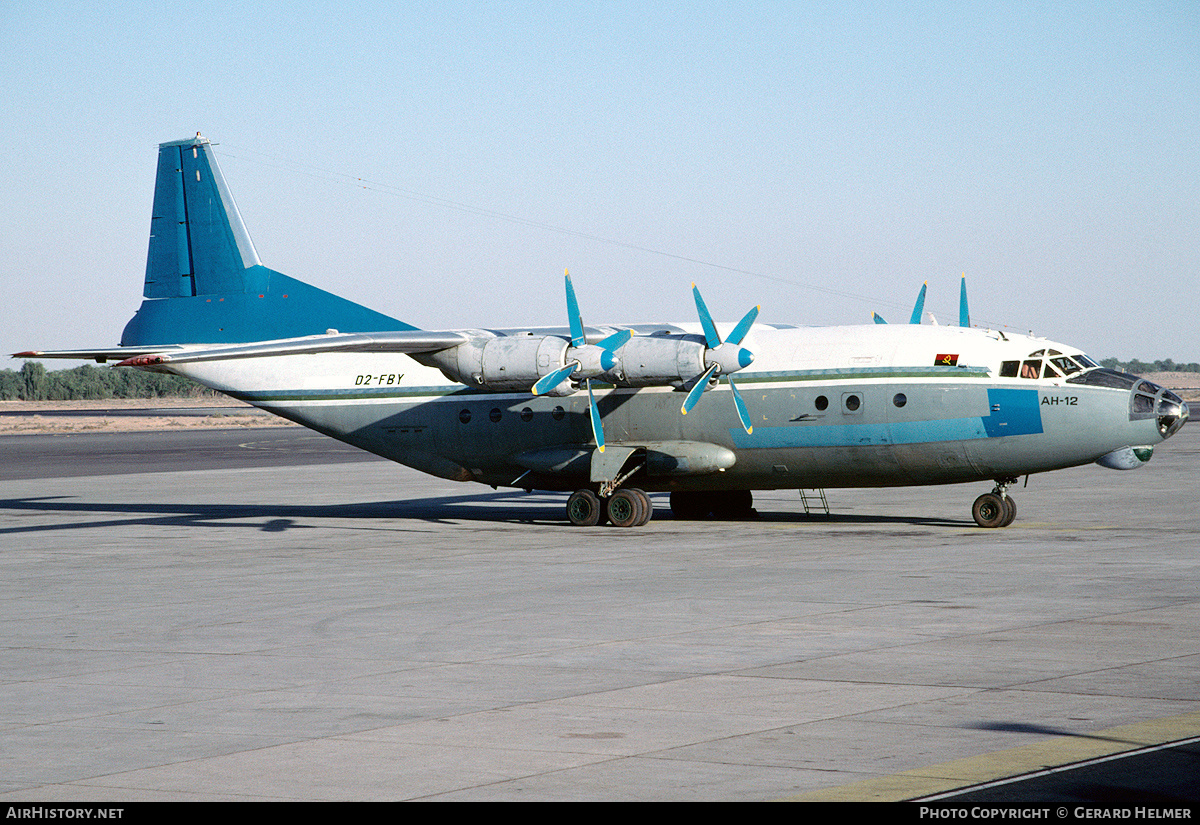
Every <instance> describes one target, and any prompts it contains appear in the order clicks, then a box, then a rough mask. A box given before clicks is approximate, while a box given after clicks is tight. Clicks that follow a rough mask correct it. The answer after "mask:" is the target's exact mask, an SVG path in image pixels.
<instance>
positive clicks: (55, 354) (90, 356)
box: [12, 345, 183, 364]
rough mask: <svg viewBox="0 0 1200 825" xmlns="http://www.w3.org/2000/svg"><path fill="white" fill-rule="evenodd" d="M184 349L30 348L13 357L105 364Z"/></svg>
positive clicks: (173, 347) (170, 347)
mask: <svg viewBox="0 0 1200 825" xmlns="http://www.w3.org/2000/svg"><path fill="white" fill-rule="evenodd" d="M181 349H183V347H179V346H171V345H167V346H161V347H111V348H110V349H60V350H30V351H29V352H14V353H13V356H12V357H13V358H72V359H75V360H78V361H95V362H96V363H97V364H105V363H108V362H109V361H124V360H126V359H129V358H133V357H136V356H141V355H153V354H155V353H159V352H174V351H178V350H181Z"/></svg>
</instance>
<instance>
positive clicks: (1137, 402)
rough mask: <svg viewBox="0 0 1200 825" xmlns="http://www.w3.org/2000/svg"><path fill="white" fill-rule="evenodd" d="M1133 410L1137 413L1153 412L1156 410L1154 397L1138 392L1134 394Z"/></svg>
mask: <svg viewBox="0 0 1200 825" xmlns="http://www.w3.org/2000/svg"><path fill="white" fill-rule="evenodd" d="M1133 411H1134V412H1135V413H1152V412H1154V399H1153V398H1151V397H1150V396H1148V395H1142V394H1140V393H1139V394H1137V395H1134V396H1133Z"/></svg>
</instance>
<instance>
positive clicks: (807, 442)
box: [17, 135, 1188, 527]
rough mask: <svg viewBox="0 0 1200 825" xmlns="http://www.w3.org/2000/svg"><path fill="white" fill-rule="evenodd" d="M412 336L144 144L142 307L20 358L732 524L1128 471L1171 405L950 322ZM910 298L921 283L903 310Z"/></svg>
mask: <svg viewBox="0 0 1200 825" xmlns="http://www.w3.org/2000/svg"><path fill="white" fill-rule="evenodd" d="M693 292H694V299H695V303H696V309H697V312H698V313H699V317H700V323H699V324H698V325H675V324H653V325H630V326H626V325H613V326H602V327H587V326H584V325H583V322H582V320H581V317H580V311H579V307H578V304H577V302H576V300H575V294H574V290H573V289H572V287H571V281H570V278H569V277H568V278H567V281H566V305H567V321H568V325H567V327H566V328H553V327H547V328H538V329H524V330H484V329H457V330H447V331H428V330H420V329H417V328H415V327H412V326H410V325H409V324H406V323H403V322H401V321H398V320H396V319H394V318H390V317H388V316H386V315H382V314H380V313H378V312H374V311H372V310H369V309H367V308H365V307H363V306H360V305H358V304H355V303H352V302H350V301H348V300H345V299H343V298H339V297H337V296H336V295H332V294H330V293H328V292H324V291H322V290H320V289H317V288H315V287H312V286H310V285H308V284H306V283H303V282H301V281H298V280H295V279H293V278H289V277H287V276H286V275H282V274H280V273H278V272H275V271H273V270H271V269H268V268H266V267H265V266H263V265H262V264H261V263H260V262H259V258H258V253H257V252H256V251H255V249H254V245H253V243H252V242H251V240H250V236H249V234H248V233H247V232H246V228H245V226H244V225H243V223H242V219H241V216H240V215H239V213H238V211H237V208H236V206H235V205H234V203H233V199H232V197H231V196H230V194H229V190H228V188H227V186H226V184H225V180H224V178H223V176H222V175H221V171H220V169H219V168H218V166H217V164H216V161H215V159H214V157H213V152H212V148H211V146H210V144H209V141H208V140H206V139H204V138H202V137H200V136H199V135H197V136H196V137H195V138H193V139H188V140H182V141H175V142H172V143H164V144H162V145H161V146H160V147H159V156H158V178H157V183H156V186H155V192H154V209H153V217H152V220H151V229H150V249H149V254H148V260H147V264H146V281H145V293H144V295H145V300H144V301H143V302H142V305H141V308H140V309H139V310H138V312H137V314H136V315H134V317H133V319H132V320H130V321H129V323H128V325H127V326H126V327H125V331H124V334H123V335H122V336H121V345H120V346H119V347H116V348H112V349H99V350H71V351H59V352H25V353H20V354H18V356H17V357H21V358H30V357H41V358H90V359H95V360H97V361H99V362H101V363H103V362H106V361H110V360H118V361H119V362H120V363H119V364H118V366H129V367H137V368H140V369H145V370H151V371H156V372H167V373H175V374H178V375H183V376H187V377H188V378H191V379H194V380H196V381H198V382H199V383H201V384H204V385H206V386H209V387H212V388H213V389H216V390H219V391H221V392H223V393H225V394H227V395H230V396H232V397H234V398H237V399H241V400H243V401H247V402H249V403H251V404H253V405H255V406H257V407H261V408H263V409H264V410H268V411H270V412H272V413H275V414H276V415H280V416H283V417H284V418H288V419H291V420H292V421H295V422H298V423H300V424H303V425H304V426H306V427H311V428H312V429H314V430H316V431H318V432H321V433H324V434H325V435H328V436H331V437H333V438H336V439H339V440H341V441H344V442H346V443H348V444H352V445H354V446H356V447H360V448H362V449H364V450H369V451H370V452H372V453H376V454H378V455H380V456H383V457H385V458H389V459H392V460H393V461H398V462H400V463H401V464H406V465H408V466H410V467H414V468H416V469H418V470H421V471H423V472H426V473H430V474H432V475H435V476H440V477H442V478H448V479H455V480H459V481H478V482H482V483H484V484H489V485H493V486H504V487H516V488H525V489H528V490H559V491H564V492H569V493H570V497H569V499H568V500H567V508H566V509H567V517H568V518H569V519H570V521H571V522H572V523H574V524H579V525H594V524H597V523H604V522H609V523H611V524H614V525H617V526H621V527H629V526H636V525H640V524H644V523H645V522H646V521H647V520H648V519H649V517H650V514H651V509H652V507H651V504H650V499H649V498H648V497H647V495H646V492H645V491H651V492H670V494H671V496H670V503H671V510H672V512H673V514H674V516H675V517H676V518H683V519H698V518H706V517H709V516H717V517H737V516H739V515H748V514H750V513H751V512H753V510H752V498H751V495H752V491H753V490H773V489H784V488H791V489H800V490H804V489H818V488H831V487H892V486H905V485H929V484H958V483H965V482H978V481H991V482H993V483H994V487H993V489H992V490H991V491H990V492H986V493H984V494H983V495H980V496H979V497H978V498H977V499H976V500H975V503H974V507H973V508H972V515H973V517H974V519H975V521H976V522H977V523H978V524H979V525H980V526H981V527H1003V526H1007V525H1008V524H1010V523H1011V522H1012V520H1013V517H1014V516H1015V513H1016V506H1015V505H1014V504H1013V500H1012V498H1011V497H1010V496H1009V495H1008V488H1009V487H1010V485H1012V484H1013V483H1014V482H1015V481H1016V480H1017V479H1018V477H1020V476H1027V475H1029V474H1032V473H1042V472H1046V471H1048V470H1057V469H1061V468H1063V467H1072V466H1076V465H1081V464H1088V463H1091V462H1095V463H1097V464H1100V465H1103V466H1105V467H1110V468H1114V469H1121V470H1128V469H1133V468H1136V467H1140V466H1141V465H1143V464H1145V463H1146V462H1147V461H1148V460H1149V459H1150V456H1151V453H1152V452H1153V448H1154V446H1155V445H1156V444H1158V443H1159V442H1160V441H1163V440H1164V439H1166V438H1169V437H1170V436H1171V435H1172V434H1174V433H1175V432H1177V431H1178V430H1179V428H1180V427H1182V426H1183V424H1184V422H1185V421H1187V418H1188V407H1187V405H1186V404H1185V403H1184V402H1183V401H1182V400H1181V399H1180V398H1179V397H1178V396H1176V395H1175V394H1174V393H1172V392H1170V391H1168V390H1165V389H1163V388H1162V387H1159V386H1157V385H1155V384H1153V383H1151V382H1149V381H1146V380H1143V379H1141V378H1138V377H1137V376H1133V375H1128V374H1125V373H1121V372H1116V371H1113V370H1109V369H1104V368H1101V367H1099V366H1098V365H1097V364H1096V363H1095V362H1094V361H1092V360H1091V359H1090V358H1088V357H1087V356H1086V355H1084V354H1083V353H1082V352H1080V351H1079V350H1078V349H1077V348H1075V347H1071V346H1068V345H1065V344H1058V343H1054V342H1053V341H1047V340H1045V339H1043V338H1034V337H1029V336H1025V335H1014V334H1012V333H1007V332H1001V331H996V330H987V329H976V328H972V327H971V326H970V322H969V318H968V317H967V312H966V301H965V291H964V297H963V300H962V307H961V310H960V315H961V317H960V324H959V326H957V327H954V326H937V325H927V324H921V323H920V320H921V318H920V315H921V307H920V303H921V302H920V301H918V307H917V309H916V311H915V312H914V314H913V321H914V323H910V324H886V323H880V321H881V320H882V319H879V318H876V323H874V324H867V325H862V326H844V327H793V326H784V325H778V324H776V325H771V324H765V323H758V324H756V323H755V320H756V315H757V308H756V309H752V310H751V311H750V312H749V313H747V314H746V316H745V317H743V318H742V319H741V321H740V322H739V323H737V324H736V325H732V326H727V325H718V324H715V323H714V322H713V320H712V318H711V316H710V315H709V312H708V309H707V308H706V306H705V304H704V301H703V300H702V299H701V297H700V292H699V291H698V290H696V289H695V288H693ZM923 296H924V290H922V298H923Z"/></svg>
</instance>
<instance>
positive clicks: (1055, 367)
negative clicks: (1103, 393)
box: [1000, 349, 1132, 386]
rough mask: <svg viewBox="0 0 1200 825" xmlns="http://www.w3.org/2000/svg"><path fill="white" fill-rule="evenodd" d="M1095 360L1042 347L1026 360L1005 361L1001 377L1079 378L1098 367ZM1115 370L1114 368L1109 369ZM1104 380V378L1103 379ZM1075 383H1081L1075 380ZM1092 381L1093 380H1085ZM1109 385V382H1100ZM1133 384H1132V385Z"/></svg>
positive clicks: (1001, 366) (1002, 365)
mask: <svg viewBox="0 0 1200 825" xmlns="http://www.w3.org/2000/svg"><path fill="white" fill-rule="evenodd" d="M1097 368H1098V365H1097V364H1096V362H1095V361H1093V360H1092V359H1090V358H1088V357H1087V356H1086V355H1083V354H1079V355H1064V354H1062V353H1061V352H1059V351H1058V350H1056V349H1040V350H1037V351H1035V352H1031V353H1029V356H1028V358H1027V360H1025V361H1004V362H1002V363H1001V364H1000V377H1001V378H1016V377H1018V376H1020V377H1021V378H1048V379H1059V378H1063V377H1068V380H1072V379H1071V378H1070V377H1072V376H1073V377H1074V378H1078V376H1079V374H1080V373H1083V372H1086V371H1087V370H1092V369H1097ZM1109 372H1113V370H1109ZM1101 380H1102V381H1103V380H1104V379H1101ZM1075 383H1080V382H1079V381H1075ZM1083 383H1091V382H1083ZM1100 385H1101V386H1108V384H1100ZM1130 386H1132V384H1131V385H1130Z"/></svg>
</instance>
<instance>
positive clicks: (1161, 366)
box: [1100, 358, 1200, 375]
mask: <svg viewBox="0 0 1200 825" xmlns="http://www.w3.org/2000/svg"><path fill="white" fill-rule="evenodd" d="M1100 366H1102V367H1108V368H1109V369H1110V370H1120V371H1121V372H1131V373H1133V374H1134V375H1141V374H1142V373H1144V372H1200V364H1197V363H1196V362H1195V361H1193V362H1192V363H1190V364H1176V363H1175V362H1174V361H1172V360H1171V359H1170V358H1168V359H1166V360H1165V361H1153V362H1148V361H1139V360H1137V359H1136V358H1135V359H1133V360H1132V361H1118V360H1117V359H1116V358H1105V359H1104V360H1103V361H1101V362H1100Z"/></svg>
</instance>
